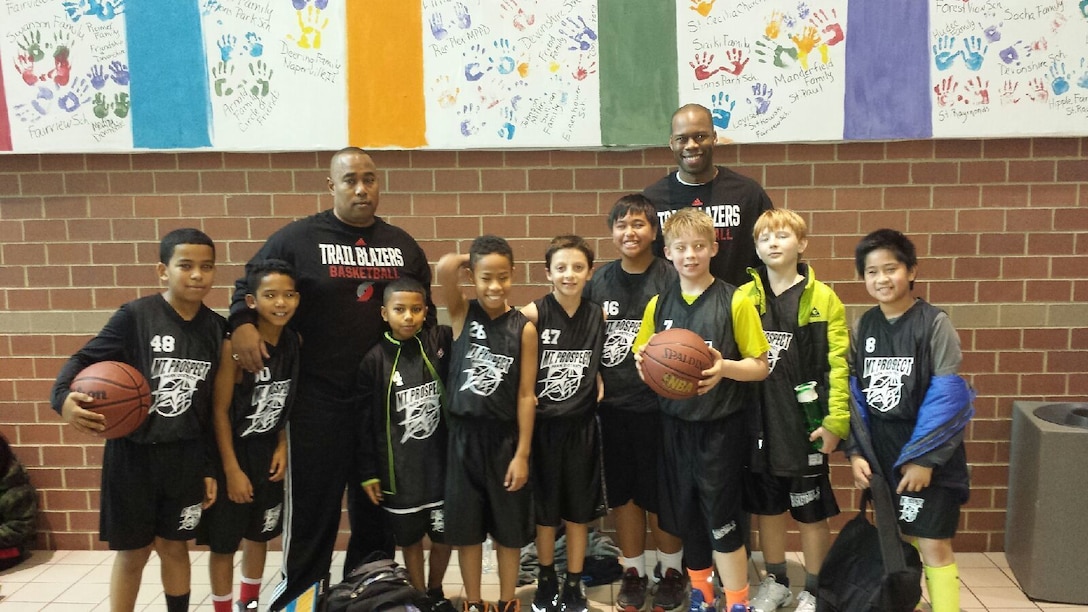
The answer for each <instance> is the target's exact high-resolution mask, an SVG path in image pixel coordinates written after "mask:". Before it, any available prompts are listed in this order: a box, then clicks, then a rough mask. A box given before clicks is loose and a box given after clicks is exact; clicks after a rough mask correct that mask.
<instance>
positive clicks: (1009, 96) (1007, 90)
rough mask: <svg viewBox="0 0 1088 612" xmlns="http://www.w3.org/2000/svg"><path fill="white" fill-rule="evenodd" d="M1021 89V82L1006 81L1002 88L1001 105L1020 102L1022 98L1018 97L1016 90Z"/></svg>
mask: <svg viewBox="0 0 1088 612" xmlns="http://www.w3.org/2000/svg"><path fill="white" fill-rule="evenodd" d="M1019 87H1020V82H1019V81H1012V80H1009V81H1005V84H1004V85H1003V86H1002V87H1001V104H1002V105H1006V104H1016V103H1017V102H1019V101H1020V97H1019V96H1017V95H1016V90H1017V89H1018V88H1019Z"/></svg>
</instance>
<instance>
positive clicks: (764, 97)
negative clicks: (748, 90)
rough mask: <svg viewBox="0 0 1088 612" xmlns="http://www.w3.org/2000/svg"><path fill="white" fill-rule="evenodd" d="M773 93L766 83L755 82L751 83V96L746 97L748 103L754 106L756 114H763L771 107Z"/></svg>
mask: <svg viewBox="0 0 1088 612" xmlns="http://www.w3.org/2000/svg"><path fill="white" fill-rule="evenodd" d="M773 95H774V90H773V89H771V88H770V87H767V84H766V83H756V84H755V85H752V98H748V103H749V104H751V105H752V106H754V107H755V109H756V114H757V115H764V114H766V113H767V111H768V110H770V108H771V96H773Z"/></svg>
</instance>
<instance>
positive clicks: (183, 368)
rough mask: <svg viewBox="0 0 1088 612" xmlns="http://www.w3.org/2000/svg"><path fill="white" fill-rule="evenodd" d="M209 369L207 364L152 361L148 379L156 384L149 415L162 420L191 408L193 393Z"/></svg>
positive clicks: (204, 362) (210, 366) (164, 359)
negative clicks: (160, 416) (159, 417)
mask: <svg viewBox="0 0 1088 612" xmlns="http://www.w3.org/2000/svg"><path fill="white" fill-rule="evenodd" d="M211 369H212V364H211V362H210V361H197V360H195V359H175V358H173V357H156V358H155V360H154V361H153V362H151V378H152V380H156V381H158V382H157V383H156V384H155V390H154V391H152V392H151V395H152V398H153V401H152V402H151V412H157V413H159V414H161V415H162V416H164V417H176V416H180V415H182V414H185V412H187V411H188V410H189V408H190V407H191V406H192V405H193V393H194V392H195V391H196V387H197V385H198V384H200V382H201V381H203V380H207V378H208V372H210V371H211Z"/></svg>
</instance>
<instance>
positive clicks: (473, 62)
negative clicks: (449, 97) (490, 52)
mask: <svg viewBox="0 0 1088 612" xmlns="http://www.w3.org/2000/svg"><path fill="white" fill-rule="evenodd" d="M469 52H471V53H472V54H471V55H469ZM485 53H486V51H484V48H483V47H482V46H480V45H472V46H471V47H469V48H468V51H465V52H464V53H462V54H461V55H462V56H463V57H464V58H465V59H467V60H468V61H467V62H466V63H465V80H467V81H469V82H474V81H479V80H480V79H482V78H483V76H484V74H485V73H487V72H488V71H489V70H491V66H490V65H489V66H487V67H486V68H481V66H480V60H481V59H483V56H484V54H485Z"/></svg>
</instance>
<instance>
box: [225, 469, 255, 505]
mask: <svg viewBox="0 0 1088 612" xmlns="http://www.w3.org/2000/svg"><path fill="white" fill-rule="evenodd" d="M227 497H228V498H229V499H230V500H231V501H232V502H234V503H236V504H248V503H249V502H251V501H253V483H251V482H249V476H246V473H245V472H243V471H242V470H240V469H238V470H229V471H227Z"/></svg>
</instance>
